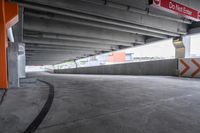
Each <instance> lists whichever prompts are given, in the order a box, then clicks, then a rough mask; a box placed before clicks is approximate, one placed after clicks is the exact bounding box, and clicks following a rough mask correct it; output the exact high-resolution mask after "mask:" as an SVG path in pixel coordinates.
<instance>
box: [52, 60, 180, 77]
mask: <svg viewBox="0 0 200 133" xmlns="http://www.w3.org/2000/svg"><path fill="white" fill-rule="evenodd" d="M177 67H178V60H177V59H169V60H156V61H145V62H134V63H124V64H115V65H104V66H95V67H82V68H73V69H62V70H55V71H54V72H55V73H63V74H110V75H163V76H177V75H178V71H177Z"/></svg>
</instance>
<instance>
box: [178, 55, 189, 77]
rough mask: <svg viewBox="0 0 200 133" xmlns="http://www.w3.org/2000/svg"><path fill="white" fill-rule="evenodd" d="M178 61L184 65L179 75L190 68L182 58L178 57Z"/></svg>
mask: <svg viewBox="0 0 200 133" xmlns="http://www.w3.org/2000/svg"><path fill="white" fill-rule="evenodd" d="M180 62H181V63H182V64H183V65H184V67H185V68H184V69H183V71H182V72H181V73H180V76H183V75H184V74H185V73H186V72H187V71H188V70H189V69H190V66H189V65H188V64H186V63H185V62H184V61H183V60H182V59H180Z"/></svg>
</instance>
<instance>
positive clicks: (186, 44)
mask: <svg viewBox="0 0 200 133" xmlns="http://www.w3.org/2000/svg"><path fill="white" fill-rule="evenodd" d="M190 43H191V39H190V36H184V37H176V38H174V39H173V44H174V47H175V50H176V51H175V52H176V53H175V57H176V58H190Z"/></svg>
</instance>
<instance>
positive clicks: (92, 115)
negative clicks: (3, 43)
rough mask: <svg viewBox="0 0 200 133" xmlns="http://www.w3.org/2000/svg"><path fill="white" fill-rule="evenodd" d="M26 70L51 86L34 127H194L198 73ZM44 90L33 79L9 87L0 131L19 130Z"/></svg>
mask: <svg viewBox="0 0 200 133" xmlns="http://www.w3.org/2000/svg"><path fill="white" fill-rule="evenodd" d="M29 76H31V77H37V78H39V79H43V80H46V81H49V82H50V83H51V84H53V85H54V86H55V97H54V101H53V105H52V107H51V109H50V112H49V113H48V114H47V116H46V118H45V119H44V121H43V122H42V124H41V125H40V126H39V128H38V129H37V131H36V133H56V132H57V133H200V126H199V125H200V79H186V78H176V77H158V76H107V75H58V74H47V73H37V74H31V75H29ZM45 92H46V93H45ZM47 93H48V88H47V86H45V85H44V84H42V83H38V82H32V83H23V84H22V88H20V89H12V90H9V91H8V93H7V96H6V98H5V100H4V102H3V104H2V105H0V133H13V132H14V131H15V133H18V132H19V133H20V132H23V130H25V128H26V127H27V125H28V123H29V124H30V123H31V122H32V121H33V119H34V117H36V116H37V113H38V112H39V110H40V109H41V108H42V106H43V104H44V102H45V99H47V95H48V94H47Z"/></svg>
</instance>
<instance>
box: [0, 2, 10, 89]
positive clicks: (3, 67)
mask: <svg viewBox="0 0 200 133" xmlns="http://www.w3.org/2000/svg"><path fill="white" fill-rule="evenodd" d="M6 48H7V34H6V22H5V2H4V0H1V2H0V88H3V89H4V88H8V75H7V57H6V56H7V55H6Z"/></svg>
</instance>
